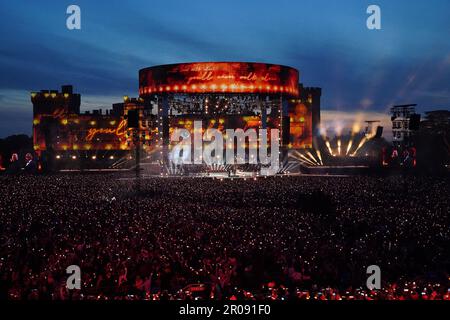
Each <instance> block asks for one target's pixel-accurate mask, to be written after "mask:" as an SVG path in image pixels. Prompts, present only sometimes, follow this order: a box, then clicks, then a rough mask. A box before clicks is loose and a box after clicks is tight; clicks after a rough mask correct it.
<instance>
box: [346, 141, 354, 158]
mask: <svg viewBox="0 0 450 320" xmlns="http://www.w3.org/2000/svg"><path fill="white" fill-rule="evenodd" d="M352 144H353V138H352V139H350V141H349V142H348V146H347V152H345V155H346V156H348V153H349V152H350V149H351V148H352Z"/></svg>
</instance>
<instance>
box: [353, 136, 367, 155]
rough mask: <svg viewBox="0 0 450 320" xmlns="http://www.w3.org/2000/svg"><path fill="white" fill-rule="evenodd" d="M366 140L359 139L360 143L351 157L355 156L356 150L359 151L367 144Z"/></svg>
mask: <svg viewBox="0 0 450 320" xmlns="http://www.w3.org/2000/svg"><path fill="white" fill-rule="evenodd" d="M367 140H368V139H367V138H366V137H364V138H362V139H361V142H360V143H359V145H358V148H356V150H355V151H354V152H353V153H352V154H351V156H352V157H353V156H355V155H356V153H357V152H358V150H359V149H361V147H362V146H363V145H364V144H365V143H366V142H367Z"/></svg>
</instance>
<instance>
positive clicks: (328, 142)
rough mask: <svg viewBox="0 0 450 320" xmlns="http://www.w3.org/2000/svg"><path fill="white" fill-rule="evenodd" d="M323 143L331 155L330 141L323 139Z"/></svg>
mask: <svg viewBox="0 0 450 320" xmlns="http://www.w3.org/2000/svg"><path fill="white" fill-rule="evenodd" d="M325 145H326V146H327V148H328V152H329V153H330V155H333V150H331V145H330V141H328V140H327V141H325Z"/></svg>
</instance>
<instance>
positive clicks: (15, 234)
mask: <svg viewBox="0 0 450 320" xmlns="http://www.w3.org/2000/svg"><path fill="white" fill-rule="evenodd" d="M0 184H1V190H2V192H1V193H0V221H1V223H0V277H1V279H0V295H1V297H0V298H3V299H39V300H65V299H77V300H78V299H82V300H102V299H131V300H135V299H136V300H141V299H148V300H163V299H167V300H170V299H231V300H242V299H255V300H263V299H273V300H291V299H318V300H324V299H326V300H328V299H330V300H341V299H342V300H352V299H356V300H359V299H364V300H372V299H392V300H397V299H398V300H400V299H413V300H415V299H427V300H436V299H447V300H448V299H450V296H449V294H450V292H449V288H450V285H449V281H450V274H449V271H450V255H449V253H450V228H449V219H450V218H449V214H448V213H449V208H450V198H449V197H448V190H450V180H449V179H448V178H446V177H441V178H431V177H413V176H403V177H402V176H392V177H384V178H381V177H367V176H349V177H317V176H316V177H308V176H296V177H293V176H291V177H279V176H277V177H268V178H262V177H259V178H257V179H256V178H255V179H245V180H244V179H223V180H218V179H211V178H146V179H141V181H140V188H139V191H137V190H136V188H135V187H136V185H135V181H133V180H132V179H131V178H127V177H125V176H123V175H118V174H67V175H44V176H34V175H18V176H14V175H8V176H7V175H4V176H0ZM70 265H77V266H79V267H80V270H81V289H80V290H78V289H72V290H71V289H68V288H67V286H66V281H67V279H68V276H69V275H68V274H67V273H66V268H67V267H68V266H70ZM369 265H377V266H379V267H380V269H381V285H382V287H381V289H379V290H377V289H373V290H369V289H368V288H367V287H366V280H367V278H368V276H369V275H368V274H367V273H366V271H367V267H368V266H369Z"/></svg>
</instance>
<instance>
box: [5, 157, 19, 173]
mask: <svg viewBox="0 0 450 320" xmlns="http://www.w3.org/2000/svg"><path fill="white" fill-rule="evenodd" d="M9 162H10V163H9V166H8V169H7V170H6V173H8V174H17V173H19V171H20V166H19V155H18V154H17V153H13V154H12V155H11V159H9Z"/></svg>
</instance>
